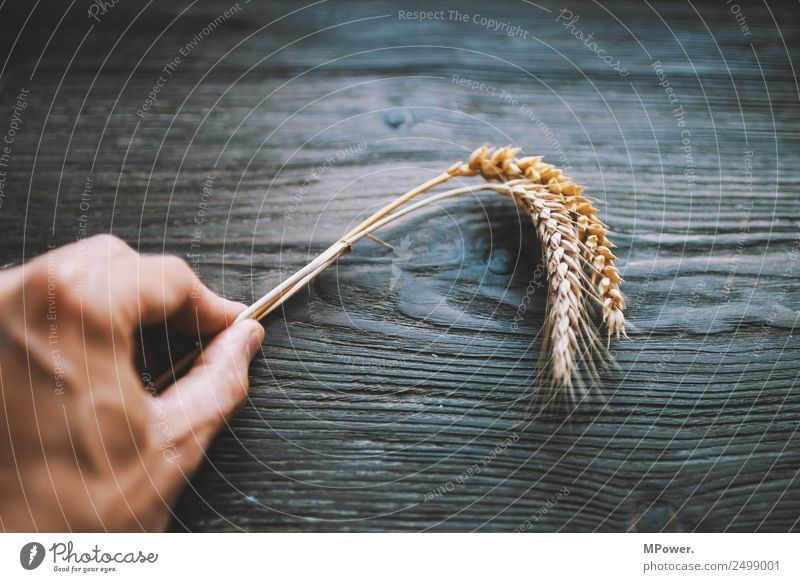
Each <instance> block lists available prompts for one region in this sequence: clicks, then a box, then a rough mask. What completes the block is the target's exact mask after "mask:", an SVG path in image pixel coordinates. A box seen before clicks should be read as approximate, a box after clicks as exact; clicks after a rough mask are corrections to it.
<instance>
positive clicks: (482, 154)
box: [156, 146, 625, 408]
mask: <svg viewBox="0 0 800 582" xmlns="http://www.w3.org/2000/svg"><path fill="white" fill-rule="evenodd" d="M520 152H521V150H520V148H517V147H512V146H506V147H501V148H492V147H488V146H482V147H480V148H478V149H476V150H475V151H474V152H472V154H471V155H470V156H469V158H468V159H467V161H466V162H457V163H455V164H453V165H452V166H450V167H449V168H448V169H447V170H445V171H444V172H442V173H440V174H438V175H437V176H434V177H433V178H431V179H430V180H428V181H427V182H424V183H423V184H420V185H419V186H417V187H415V188H412V189H411V190H409V191H408V192H406V193H405V194H403V195H402V196H399V197H397V198H395V199H394V200H392V201H391V202H390V203H388V204H387V205H386V206H384V207H382V208H380V209H379V210H378V211H376V212H375V213H373V214H372V215H371V216H369V217H368V218H366V219H365V220H363V221H362V222H361V223H359V224H358V226H356V227H355V228H353V229H352V230H350V231H349V232H347V233H346V234H345V235H343V236H342V238H340V239H339V240H338V241H336V242H335V243H333V244H332V245H331V246H330V247H328V248H327V249H326V250H324V251H323V252H322V253H320V254H319V255H318V256H317V257H316V258H314V259H313V260H312V261H311V262H310V263H308V264H307V265H306V266H304V267H303V268H301V269H300V270H298V271H297V272H296V273H294V274H293V275H291V276H289V277H288V278H287V279H285V280H284V281H283V282H282V283H280V284H279V285H278V286H277V287H275V288H274V289H272V290H271V291H270V292H268V293H267V294H265V295H264V296H263V297H261V298H260V299H258V300H257V301H256V302H254V303H253V304H252V305H251V306H250V307H248V308H247V309H246V310H244V311H243V312H242V313H241V314H240V315H239V317H238V318H237V321H240V320H242V319H247V318H250V319H262V318H264V317H266V316H267V315H268V314H269V313H271V312H272V311H274V310H275V309H277V308H278V307H279V306H280V305H282V304H283V303H284V302H285V301H287V300H288V299H289V298H290V297H291V296H293V295H294V294H295V293H297V292H299V291H300V290H301V289H304V288H305V287H306V286H307V285H308V283H310V282H311V281H312V280H314V279H315V278H316V277H318V276H319V275H320V274H321V273H322V272H323V271H325V270H326V269H327V268H328V267H330V266H331V265H333V264H334V263H335V262H336V261H337V260H338V259H339V258H340V257H342V256H343V255H345V254H347V253H349V252H350V251H351V250H352V248H353V244H354V243H355V242H357V241H358V240H360V239H361V238H365V237H369V236H372V233H373V232H374V231H375V230H377V229H378V228H380V227H382V226H384V225H386V224H389V223H390V222H393V221H394V220H397V219H398V218H401V217H403V216H405V215H406V214H408V213H410V212H413V211H415V210H416V209H418V208H421V207H424V206H426V205H429V204H434V203H438V202H439V201H441V200H444V199H446V198H450V197H454V196H461V195H466V194H475V193H476V192H479V191H482V190H492V191H494V192H496V193H499V194H502V195H505V196H511V197H512V198H513V199H514V201H515V202H516V204H517V205H518V206H519V207H520V208H521V209H522V210H523V212H525V213H526V214H528V215H529V216H530V218H531V221H532V222H533V224H534V227H535V230H536V234H537V236H538V238H539V239H540V241H541V246H542V252H543V254H544V261H545V264H546V265H547V275H548V287H547V309H546V313H545V322H544V342H543V344H542V351H541V354H542V357H541V360H540V366H541V367H540V369H541V373H540V377H541V378H544V379H545V380H544V382H542V383H541V386H539V387H538V388H537V389H536V390H535V392H534V396H535V398H536V400H537V401H539V402H543V403H545V404H546V405H548V407H550V408H552V407H553V406H556V408H563V407H564V406H565V405H569V406H573V405H574V404H576V403H577V402H579V401H580V400H581V399H582V398H583V397H585V396H586V395H588V394H589V393H591V392H592V389H593V387H595V386H599V376H600V371H599V369H598V367H597V365H598V363H599V364H600V365H601V367H602V368H606V367H607V366H608V364H609V362H611V361H613V358H611V356H610V354H609V352H608V349H607V346H608V344H607V343H604V342H603V341H601V340H600V337H599V336H600V334H599V331H598V329H597V326H596V325H595V323H594V321H593V317H592V315H593V307H592V306H593V305H594V306H597V307H599V309H600V313H601V315H602V320H603V323H604V324H605V327H606V329H607V331H608V340H607V341H608V342H610V340H611V336H612V335H614V336H616V337H619V336H620V335H622V336H625V314H624V311H625V299H624V297H623V295H622V291H621V290H620V284H621V282H622V279H621V277H620V275H619V271H618V269H617V267H616V265H615V260H616V257H615V256H614V254H613V253H612V252H611V249H612V248H613V245H612V244H611V242H610V241H609V240H608V237H607V234H608V229H607V227H606V225H605V224H603V222H602V221H600V219H599V218H597V214H598V211H597V209H596V208H595V207H594V206H593V204H592V202H591V200H590V199H589V198H587V197H585V196H583V187H582V186H580V185H578V184H575V183H574V182H573V181H572V180H571V179H570V178H567V177H566V176H565V175H564V174H563V172H562V171H561V170H560V169H558V168H556V167H555V166H553V165H552V164H547V163H545V162H543V161H542V160H541V158H539V157H535V156H527V157H519V154H520ZM470 176H481V177H482V178H483V179H484V180H485V183H482V184H480V185H478V186H469V187H461V188H455V189H453V190H449V191H446V192H440V193H438V194H432V195H430V196H429V197H427V198H425V199H423V200H419V201H415V202H413V203H411V201H412V200H413V199H415V198H417V197H419V196H420V195H422V194H423V193H425V192H428V191H430V190H432V189H433V188H435V187H437V186H439V185H441V184H444V183H445V182H447V181H448V180H451V179H453V178H456V177H463V178H467V177H470ZM197 355H198V352H195V353H193V354H189V355H187V357H185V358H183V359H182V360H181V361H180V362H179V363H178V364H177V365H176V366H175V369H174V370H170V371H169V376H168V375H167V374H166V373H165V375H163V376H162V377H161V378H159V380H158V381H157V382H156V385H157V386H159V387H163V386H165V385H166V384H165V382H167V381H171V380H172V379H174V377H175V374H177V373H179V372H180V370H182V369H185V368H187V367H188V366H189V365H190V364H191V363H192V361H194V359H195V358H196V356H197ZM537 383H538V382H537Z"/></svg>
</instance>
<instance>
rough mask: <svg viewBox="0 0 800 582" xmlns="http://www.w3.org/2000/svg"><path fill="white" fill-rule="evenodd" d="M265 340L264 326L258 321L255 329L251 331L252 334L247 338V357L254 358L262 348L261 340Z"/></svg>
mask: <svg viewBox="0 0 800 582" xmlns="http://www.w3.org/2000/svg"><path fill="white" fill-rule="evenodd" d="M263 341H264V327H263V326H262V325H261V324H260V323H258V322H256V323H255V325H254V326H253V329H252V330H251V331H250V336H249V337H248V338H247V357H248V359H250V360H252V359H253V358H254V357H255V355H256V354H257V353H258V350H259V349H260V348H261V342H263Z"/></svg>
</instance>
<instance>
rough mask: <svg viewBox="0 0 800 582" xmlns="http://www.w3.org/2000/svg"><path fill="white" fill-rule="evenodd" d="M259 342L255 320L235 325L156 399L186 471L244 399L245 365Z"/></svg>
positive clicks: (260, 330) (260, 336) (260, 331)
mask: <svg viewBox="0 0 800 582" xmlns="http://www.w3.org/2000/svg"><path fill="white" fill-rule="evenodd" d="M263 340H264V328H263V327H262V326H261V324H260V323H258V322H257V321H254V320H252V319H248V320H245V321H242V322H239V323H235V324H234V325H232V326H231V327H229V328H227V329H226V330H225V331H223V332H221V333H220V334H219V335H218V336H216V337H215V338H214V339H213V340H212V341H211V343H209V345H208V346H207V347H206V348H205V349H204V350H203V352H202V354H201V355H200V357H199V358H198V359H197V362H196V363H195V365H194V366H193V367H192V369H191V370H190V371H189V373H188V374H186V375H185V376H184V377H183V378H181V379H180V380H178V381H177V382H176V383H175V384H174V385H173V386H171V387H170V388H168V389H167V390H166V391H164V392H163V393H162V394H161V396H160V397H159V398H158V401H159V402H160V406H161V413H162V414H163V415H164V418H165V420H166V421H167V422H168V423H169V425H170V431H169V432H170V433H171V437H172V440H173V441H174V443H175V444H176V446H177V447H178V448H179V449H180V453H181V457H182V459H183V460H186V461H188V463H187V464H188V465H190V466H185V467H184V470H188V471H191V470H193V469H194V466H196V465H197V464H198V463H199V462H200V460H201V458H202V456H203V452H204V451H205V449H206V447H208V445H209V443H210V442H211V439H212V438H213V437H214V435H215V434H216V433H217V431H218V430H219V429H220V428H221V427H222V425H223V424H224V423H225V422H226V421H227V420H228V419H230V418H231V416H232V415H233V413H234V412H235V411H236V409H237V408H238V407H239V406H240V405H241V404H242V403H243V402H244V400H245V398H246V397H247V390H248V387H249V384H250V383H249V379H248V374H247V369H248V367H249V365H250V360H252V359H253V357H254V356H255V355H256V353H257V352H258V349H259V348H260V347H261V342H262V341H263ZM181 464H182V465H183V463H181Z"/></svg>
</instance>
